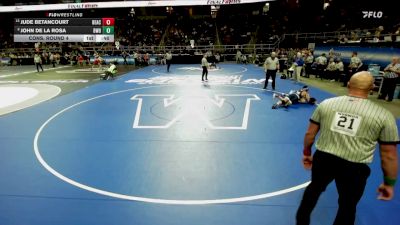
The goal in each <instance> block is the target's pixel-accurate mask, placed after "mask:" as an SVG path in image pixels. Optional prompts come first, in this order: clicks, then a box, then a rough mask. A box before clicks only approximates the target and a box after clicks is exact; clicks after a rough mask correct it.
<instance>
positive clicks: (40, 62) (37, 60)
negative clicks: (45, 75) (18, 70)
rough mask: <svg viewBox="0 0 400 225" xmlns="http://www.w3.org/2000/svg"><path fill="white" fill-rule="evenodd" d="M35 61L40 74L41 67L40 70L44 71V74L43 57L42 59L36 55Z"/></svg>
mask: <svg viewBox="0 0 400 225" xmlns="http://www.w3.org/2000/svg"><path fill="white" fill-rule="evenodd" d="M33 61H34V62H35V65H36V69H37V71H38V73H39V67H40V69H42V72H43V67H42V57H40V55H39V54H37V53H36V54H35V56H34V57H33Z"/></svg>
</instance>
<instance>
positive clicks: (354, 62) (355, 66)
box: [343, 52, 363, 87]
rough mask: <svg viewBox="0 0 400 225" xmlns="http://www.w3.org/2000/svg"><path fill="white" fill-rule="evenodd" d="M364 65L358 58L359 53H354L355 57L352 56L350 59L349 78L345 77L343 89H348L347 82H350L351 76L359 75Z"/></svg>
mask: <svg viewBox="0 0 400 225" xmlns="http://www.w3.org/2000/svg"><path fill="white" fill-rule="evenodd" d="M362 65H363V63H362V61H361V59H360V58H358V54H357V52H353V55H352V56H351V59H350V64H349V68H348V69H349V70H348V73H347V76H345V79H343V87H347V82H349V80H350V78H351V76H353V74H355V73H357V72H358V71H360V68H361V66H362Z"/></svg>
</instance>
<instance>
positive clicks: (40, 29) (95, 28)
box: [14, 18, 115, 42]
mask: <svg viewBox="0 0 400 225" xmlns="http://www.w3.org/2000/svg"><path fill="white" fill-rule="evenodd" d="M114 22H115V20H114V18H16V19H15V21H14V24H15V26H14V42H114Z"/></svg>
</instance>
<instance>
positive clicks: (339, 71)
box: [336, 58, 345, 80]
mask: <svg viewBox="0 0 400 225" xmlns="http://www.w3.org/2000/svg"><path fill="white" fill-rule="evenodd" d="M336 71H337V74H338V80H342V79H344V76H345V74H344V64H343V62H342V60H341V59H339V58H338V59H336Z"/></svg>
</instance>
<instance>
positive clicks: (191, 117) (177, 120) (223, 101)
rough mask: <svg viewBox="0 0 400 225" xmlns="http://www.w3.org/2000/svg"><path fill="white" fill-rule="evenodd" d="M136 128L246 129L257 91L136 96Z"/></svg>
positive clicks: (134, 122)
mask: <svg viewBox="0 0 400 225" xmlns="http://www.w3.org/2000/svg"><path fill="white" fill-rule="evenodd" d="M131 100H133V101H137V108H136V113H135V118H134V121H133V128H135V129H168V128H170V127H171V126H174V125H185V126H189V127H196V126H206V127H208V128H210V129H225V130H246V129H247V125H248V120H249V115H250V106H251V102H252V101H258V100H260V98H259V97H258V96H257V95H254V94H216V95H214V97H209V96H206V95H190V96H180V97H176V96H175V95H172V94H171V95H157V94H155V95H145V94H143V95H141V94H139V95H135V96H133V97H132V98H131Z"/></svg>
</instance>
